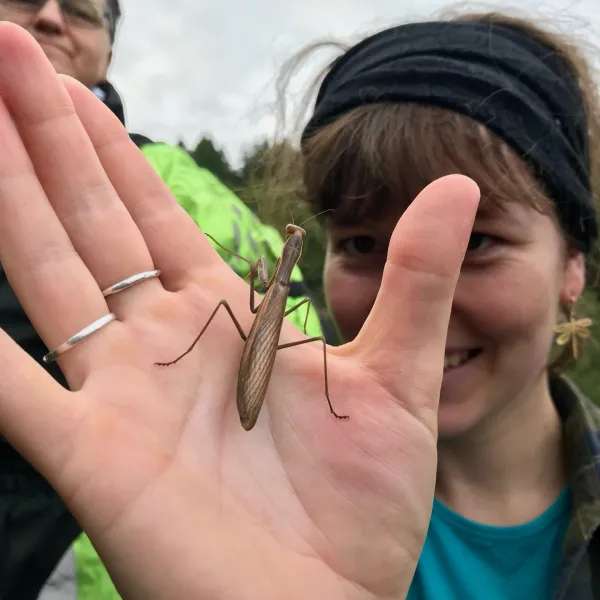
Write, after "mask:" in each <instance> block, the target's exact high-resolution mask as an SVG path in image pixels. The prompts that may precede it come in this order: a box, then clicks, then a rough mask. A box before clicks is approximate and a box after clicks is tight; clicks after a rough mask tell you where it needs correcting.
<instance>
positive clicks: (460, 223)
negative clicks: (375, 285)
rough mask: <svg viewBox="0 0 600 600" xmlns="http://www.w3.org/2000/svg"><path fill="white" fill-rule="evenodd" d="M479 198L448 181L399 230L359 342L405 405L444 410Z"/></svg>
mask: <svg viewBox="0 0 600 600" xmlns="http://www.w3.org/2000/svg"><path fill="white" fill-rule="evenodd" d="M479 197H480V194H479V188H478V187H477V185H476V184H475V182H474V181H473V180H471V179H469V178H467V177H464V176H462V175H448V176H446V177H442V178H441V179H438V180H436V181H434V182H433V183H431V184H430V185H429V186H427V187H426V188H425V189H424V190H423V191H422V192H421V193H420V194H419V195H418V196H417V198H416V199H415V200H414V201H413V202H412V203H411V205H410V206H409V207H408V209H407V210H406V212H405V213H404V214H403V215H402V218H401V219H400V220H399V222H398V224H397V225H396V228H395V230H394V233H393V235H392V238H391V240H390V245H389V249H388V256H387V262H386V265H385V269H384V272H383V277H382V280H381V287H380V289H379V293H378V295H377V298H376V300H375V304H374V305H373V308H372V310H371V313H370V314H369V317H368V318H367V320H366V322H365V324H364V325H363V327H362V330H361V331H360V333H359V335H358V336H357V337H356V338H355V340H354V342H353V348H354V351H356V352H358V353H359V354H360V357H361V360H362V361H363V362H364V363H365V365H366V366H367V367H369V368H370V370H371V371H373V372H374V373H375V374H376V375H377V376H378V377H379V378H380V379H382V380H383V381H384V383H385V384H386V386H387V387H388V388H390V391H392V392H393V393H394V394H395V395H396V396H397V397H398V396H402V398H403V402H404V401H405V400H404V396H406V395H407V392H408V395H409V396H410V398H411V399H412V400H410V401H414V402H415V403H418V405H419V406H420V407H421V408H427V409H432V408H433V409H435V410H437V402H438V398H439V391H440V386H441V382H442V375H443V364H444V351H445V345H446V335H447V331H448V323H449V320H450V311H451V308H452V300H453V297H454V291H455V289H456V284H457V282H458V277H459V274H460V269H461V265H462V261H463V259H464V256H465V252H466V249H467V246H468V242H469V237H470V235H471V229H472V227H473V221H474V219H475V214H476V212H477V207H478V204H479ZM407 386H408V388H407ZM403 391H404V393H403ZM423 403H426V404H427V406H423ZM416 408H417V407H416V406H415V409H416Z"/></svg>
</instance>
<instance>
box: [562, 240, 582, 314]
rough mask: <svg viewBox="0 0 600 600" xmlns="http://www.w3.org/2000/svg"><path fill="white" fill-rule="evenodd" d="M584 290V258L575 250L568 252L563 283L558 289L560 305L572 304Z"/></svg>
mask: <svg viewBox="0 0 600 600" xmlns="http://www.w3.org/2000/svg"><path fill="white" fill-rule="evenodd" d="M584 288H585V257H584V255H583V254H582V253H581V252H579V251H575V250H571V251H569V253H568V255H567V260H566V262H565V265H564V273H563V282H562V286H561V289H560V302H561V304H563V305H565V304H572V303H574V302H576V301H577V300H579V298H580V296H581V294H583V289H584Z"/></svg>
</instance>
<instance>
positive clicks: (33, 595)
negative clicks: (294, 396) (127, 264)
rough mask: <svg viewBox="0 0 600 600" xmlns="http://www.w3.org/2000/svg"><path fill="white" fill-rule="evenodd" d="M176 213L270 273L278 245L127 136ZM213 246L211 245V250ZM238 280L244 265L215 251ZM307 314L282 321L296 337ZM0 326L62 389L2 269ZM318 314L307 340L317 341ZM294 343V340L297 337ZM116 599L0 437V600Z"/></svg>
mask: <svg viewBox="0 0 600 600" xmlns="http://www.w3.org/2000/svg"><path fill="white" fill-rule="evenodd" d="M95 91H96V93H97V94H98V96H99V97H100V98H101V99H102V100H103V101H104V102H105V103H106V104H107V105H108V106H109V107H110V108H111V109H112V110H113V112H115V114H116V115H117V116H119V118H120V119H121V121H122V122H124V114H123V107H122V105H121V101H120V98H119V96H118V94H117V92H116V90H115V89H114V88H113V87H112V86H111V85H110V84H102V85H101V86H98V88H97V89H96V90H95ZM131 138H132V139H133V140H134V142H135V143H136V144H137V145H138V147H139V148H140V149H141V151H142V152H143V154H144V155H145V156H146V158H147V159H148V161H149V162H150V163H151V164H152V166H153V167H154V169H155V170H156V172H157V173H158V174H159V175H160V176H161V178H162V179H163V180H164V181H165V182H166V183H167V185H168V186H169V188H170V189H171V191H172V193H173V194H174V196H175V197H176V198H177V200H178V201H179V203H180V204H181V206H183V208H184V209H185V210H186V211H187V213H188V214H189V215H190V217H191V218H192V219H193V220H194V221H195V222H196V223H197V224H198V226H199V227H200V228H201V229H202V230H203V231H204V232H206V233H210V234H211V235H212V236H213V237H215V238H216V239H217V240H219V242H220V243H221V244H223V246H225V247H226V248H228V249H231V250H233V251H234V252H236V253H237V254H239V255H241V256H243V257H245V258H247V259H248V260H250V261H256V260H257V259H258V258H259V257H260V256H261V255H264V257H265V259H266V262H267V265H268V267H269V273H270V274H271V273H272V272H273V269H274V267H275V264H276V260H277V257H278V255H279V253H280V251H281V248H282V246H283V239H282V237H281V236H280V235H279V233H278V232H277V231H276V230H274V229H273V228H271V227H267V226H265V225H263V224H262V223H261V222H260V221H259V220H258V219H257V218H256V216H255V215H254V214H253V213H252V211H251V210H249V209H248V207H247V206H246V205H245V204H244V203H243V202H242V201H241V200H240V199H239V198H238V197H237V196H236V195H235V194H234V193H233V192H231V191H230V190H229V189H228V188H227V187H226V186H225V185H223V184H222V183H221V182H220V181H219V180H218V179H217V178H216V177H214V176H213V175H212V174H211V173H210V172H209V171H207V170H205V169H201V168H199V167H198V166H197V165H196V163H195V162H194V161H193V159H192V158H191V157H190V156H189V155H188V153H187V152H186V151H185V150H183V149H182V148H179V147H173V146H169V145H167V144H162V143H154V142H152V141H151V140H149V139H148V138H145V137H143V136H140V135H136V134H132V135H131ZM211 243H212V242H211ZM215 248H216V250H217V252H218V253H219V254H220V256H221V257H222V258H223V260H224V261H225V262H226V263H227V264H228V265H229V266H230V267H231V268H232V269H233V270H234V271H235V272H236V273H238V274H239V275H240V276H241V277H245V276H246V275H247V274H248V271H249V267H248V264H247V263H245V262H244V261H242V260H239V259H238V258H236V257H234V256H232V255H231V254H229V253H227V252H225V251H223V250H222V249H221V248H219V247H218V246H216V245H215ZM307 295H308V292H307V290H306V288H305V286H304V284H303V281H302V272H301V271H300V269H299V268H296V269H294V272H293V274H292V285H291V290H290V298H289V301H288V308H291V307H292V306H293V305H294V304H297V303H298V302H300V301H301V300H302V299H304V298H305V297H307ZM305 316H306V310H305V306H303V307H301V308H300V309H299V310H297V311H295V312H293V313H291V314H290V315H289V317H288V319H289V320H290V321H292V323H294V324H295V325H296V326H297V327H298V328H299V329H300V330H302V329H303V326H304V319H305ZM0 326H1V327H2V328H3V329H4V330H5V331H6V332H7V333H8V334H9V335H10V336H11V337H12V338H13V339H14V340H15V341H16V342H17V343H18V344H19V345H20V346H21V347H22V348H23V349H24V350H25V351H26V352H28V353H29V354H30V355H31V356H32V357H33V358H34V359H35V360H36V361H37V362H38V363H40V364H42V365H43V366H44V368H46V369H47V370H48V371H49V372H50V373H51V374H52V375H53V377H54V378H55V379H57V380H58V381H60V382H61V383H62V384H63V385H65V386H66V381H65V379H64V377H63V375H62V373H61V372H60V370H59V369H58V367H57V366H56V365H55V364H52V365H44V364H43V363H42V357H43V355H44V353H45V352H46V348H45V346H44V344H43V343H42V342H41V340H40V338H39V336H38V335H37V333H36V332H35V330H34V328H33V326H32V325H31V323H30V321H29V319H28V318H27V315H26V314H25V312H24V311H23V309H22V308H21V306H20V304H19V302H18V300H17V298H16V296H15V294H14V292H13V291H12V289H11V287H10V285H9V283H8V280H7V279H6V276H5V274H4V271H3V270H2V268H1V267H0ZM321 332H322V329H321V326H320V322H319V318H318V315H317V312H316V310H314V309H312V308H311V310H310V312H309V319H308V323H307V333H308V334H309V335H310V336H318V335H321ZM299 339H300V335H299ZM119 598H120V596H119V594H118V593H117V591H116V589H115V588H114V586H113V584H112V582H111V579H110V577H109V575H108V573H107V572H106V570H105V569H104V566H103V565H102V562H101V561H100V559H99V557H98V555H97V554H96V552H95V550H94V548H93V546H92V544H91V543H90V540H89V539H88V537H87V536H86V535H85V534H83V533H82V532H81V529H80V527H79V525H78V524H77V523H76V522H75V520H74V519H73V517H72V516H71V515H70V514H69V512H68V511H67V509H66V508H65V506H64V504H63V503H62V501H61V500H60V498H59V497H58V496H57V495H56V493H55V492H54V491H53V490H52V489H51V488H50V486H49V485H48V484H47V483H46V482H45V481H44V480H43V479H42V477H41V476H40V475H39V474H38V473H37V472H36V471H34V469H33V468H31V466H29V465H28V464H27V463H26V462H25V461H24V460H23V459H22V458H21V457H20V456H19V455H18V454H17V453H16V452H15V451H14V450H13V448H12V447H11V446H10V445H9V444H8V443H7V442H6V441H5V440H4V439H3V438H1V437H0V600H34V599H39V600H116V599H119Z"/></svg>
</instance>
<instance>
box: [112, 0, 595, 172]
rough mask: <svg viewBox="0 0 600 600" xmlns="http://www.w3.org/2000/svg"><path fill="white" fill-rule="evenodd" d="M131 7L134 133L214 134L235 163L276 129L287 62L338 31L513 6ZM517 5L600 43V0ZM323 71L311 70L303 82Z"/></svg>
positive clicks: (372, 0) (116, 72)
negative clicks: (277, 83) (277, 86)
mask: <svg viewBox="0 0 600 600" xmlns="http://www.w3.org/2000/svg"><path fill="white" fill-rule="evenodd" d="M121 3H122V4H123V10H124V20H123V23H122V26H121V30H120V32H119V36H118V39H117V44H116V48H115V51H116V56H115V61H114V63H113V67H112V72H111V79H112V81H113V83H114V84H115V85H116V87H117V89H118V90H119V91H120V92H121V94H122V96H123V99H124V103H125V109H126V114H127V119H128V125H129V129H130V130H131V131H137V132H139V133H143V134H145V135H147V136H149V137H152V138H153V139H156V140H162V141H166V142H171V143H175V142H176V141H177V140H179V139H183V140H184V141H185V143H186V145H187V146H188V147H193V146H194V145H195V144H196V142H197V141H198V139H199V138H200V137H202V136H203V135H205V134H208V135H210V136H212V137H213V139H214V140H215V142H216V143H217V144H218V145H220V146H221V147H223V148H224V149H225V151H226V153H227V156H228V158H229V159H230V160H231V161H232V162H233V163H234V164H237V163H238V161H239V157H240V155H241V152H243V150H244V149H245V148H247V147H249V146H250V145H251V144H252V143H253V142H254V141H257V140H259V139H260V138H261V137H263V136H264V135H265V134H269V133H272V131H273V123H274V119H273V107H272V101H273V90H274V77H275V76H276V75H277V73H278V72H279V69H280V68H281V63H282V62H283V61H284V60H285V59H287V58H289V57H290V56H291V55H292V54H293V53H294V52H296V51H298V50H299V49H301V48H302V47H303V46H305V45H306V44H308V43H310V42H313V41H315V40H318V39H321V38H324V37H332V36H333V37H335V38H341V39H342V40H347V39H351V40H353V39H357V36H359V35H361V34H363V33H365V32H366V33H369V32H371V31H373V30H374V29H376V28H379V27H384V26H387V25H390V24H395V23H398V22H405V21H410V20H415V19H423V18H431V17H432V16H435V15H436V14H437V12H438V11H440V10H442V9H444V8H449V7H455V6H467V7H475V8H480V7H482V6H483V7H485V8H490V7H491V8H497V7H499V6H506V5H505V3H504V2H500V0H498V2H497V3H496V4H495V5H494V4H481V3H477V4H475V3H462V4H461V5H457V4H456V3H453V2H448V1H446V0H410V1H408V0H218V1H217V0H167V1H166V2H165V0H121ZM542 5H543V6H544V8H543V9H541V8H539V7H540V6H542ZM517 6H519V7H521V10H522V11H523V10H524V11H526V12H527V13H528V14H529V15H531V16H532V17H534V18H536V19H540V18H544V19H545V20H548V19H550V20H552V21H553V22H554V25H555V26H556V27H558V28H560V29H561V30H562V31H566V32H568V33H570V34H571V35H575V36H577V38H578V39H581V40H584V41H585V42H586V43H589V42H590V41H592V42H593V43H597V44H598V48H600V0H570V1H569V0H520V2H519V3H518V4H517ZM598 56H600V51H599V53H598ZM323 59H324V55H321V56H320V60H323ZM319 64H320V63H319ZM318 66H319V65H318V64H317V65H315V67H314V68H315V69H317V70H318ZM314 73H316V71H314V69H313V70H312V71H304V72H303V77H304V78H305V79H299V80H298V82H297V83H296V88H297V89H298V88H301V87H302V86H303V85H304V81H305V80H306V78H308V76H309V74H310V75H312V74H314Z"/></svg>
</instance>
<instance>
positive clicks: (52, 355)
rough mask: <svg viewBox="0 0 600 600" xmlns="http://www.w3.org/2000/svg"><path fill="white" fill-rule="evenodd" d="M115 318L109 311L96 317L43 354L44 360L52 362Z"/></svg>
mask: <svg viewBox="0 0 600 600" xmlns="http://www.w3.org/2000/svg"><path fill="white" fill-rule="evenodd" d="M116 318H117V317H116V315H115V314H114V313H110V314H108V315H105V316H104V317H102V318H100V319H98V320H97V321H94V322H93V323H92V324H91V325H88V326H87V327H84V328H83V329H82V330H81V331H79V332H77V333H76V334H75V335H73V336H71V337H70V338H69V339H68V340H67V341H66V342H63V343H62V344H61V345H60V346H58V347H57V348H55V349H54V350H52V352H48V354H46V356H44V359H43V360H44V362H45V363H51V362H54V361H55V360H56V359H57V358H58V357H59V356H60V355H61V354H64V353H65V352H66V351H67V350H70V349H71V348H72V347H73V346H75V345H77V344H79V342H82V341H83V340H85V338H87V337H89V336H90V335H92V333H95V332H96V331H98V330H99V329H102V328H103V327H104V326H105V325H108V324H109V323H110V322H111V321H114V320H115V319H116Z"/></svg>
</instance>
